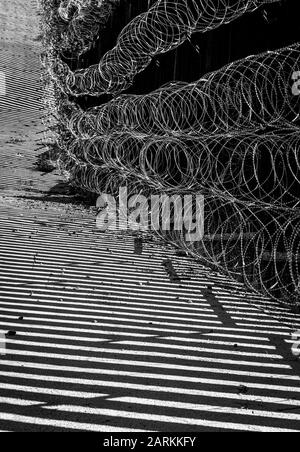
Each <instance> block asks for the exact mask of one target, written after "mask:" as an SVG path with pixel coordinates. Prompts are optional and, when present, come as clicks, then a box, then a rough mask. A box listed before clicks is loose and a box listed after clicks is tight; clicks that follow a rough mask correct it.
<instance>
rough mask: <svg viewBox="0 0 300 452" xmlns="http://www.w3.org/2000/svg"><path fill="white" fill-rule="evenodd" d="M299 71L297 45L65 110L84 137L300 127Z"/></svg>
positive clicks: (69, 123) (70, 124) (71, 126)
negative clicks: (140, 91)
mask: <svg viewBox="0 0 300 452" xmlns="http://www.w3.org/2000/svg"><path fill="white" fill-rule="evenodd" d="M299 71H300V45H299V44H297V45H293V46H290V47H286V48H283V49H280V50H277V51H273V52H266V53H263V54H261V55H258V56H251V57H248V58H246V59H243V60H240V61H237V62H234V63H231V64H229V65H227V66H225V67H224V68H222V69H220V70H218V71H216V72H213V73H210V74H207V75H205V76H204V77H202V78H201V79H200V80H198V81H196V82H193V83H189V84H188V83H182V82H180V83H170V84H168V85H167V86H164V87H162V88H160V89H158V90H157V91H155V92H152V93H150V94H148V95H143V96H130V95H122V96H119V97H117V98H115V99H113V100H112V101H111V102H108V103H106V104H104V105H102V106H100V107H94V108H92V109H90V110H87V111H83V110H80V109H79V108H77V107H75V106H74V104H71V103H70V102H69V103H68V102H66V103H64V104H63V105H61V107H62V108H61V114H62V115H64V118H65V121H66V122H67V127H68V129H69V130H70V131H71V132H72V133H73V134H74V135H75V136H81V137H93V136H99V135H102V134H108V133H113V132H126V131H127V132H130V133H136V134H146V135H149V134H154V135H168V134H178V135H180V134H202V135H211V134H219V135H222V134H225V133H241V132H242V133H245V132H246V131H258V130H264V129H266V128H268V127H269V128H272V127H273V128H277V129H278V128H287V129H295V130H298V128H299V125H300V116H299V107H300V80H299V81H298V85H297V81H295V77H296V76H295V74H297V73H298V72H299ZM299 79H300V72H299Z"/></svg>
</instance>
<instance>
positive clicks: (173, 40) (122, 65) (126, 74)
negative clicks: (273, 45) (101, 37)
mask: <svg viewBox="0 0 300 452" xmlns="http://www.w3.org/2000/svg"><path fill="white" fill-rule="evenodd" d="M277 1H279V0H260V1H258V0H217V1H216V0H205V1H204V0H159V1H157V2H156V3H155V4H154V5H153V7H151V8H150V9H149V10H148V11H147V12H146V13H143V14H141V15H139V16H137V17H136V18H135V19H133V20H132V21H131V22H130V23H129V24H128V25H127V26H126V27H125V28H124V30H123V31H122V33H121V34H120V36H119V39H118V42H117V45H116V47H115V48H113V49H112V50H110V51H109V52H107V53H106V54H105V55H104V56H103V57H102V59H101V61H100V63H99V64H97V65H93V66H90V67H89V68H88V69H82V70H77V71H75V72H72V71H71V70H70V69H69V68H68V66H67V65H66V64H64V63H63V62H62V61H59V60H58V61H57V66H58V67H56V68H55V70H54V72H53V76H54V77H57V78H58V79H59V82H60V84H61V86H62V89H64V90H65V92H66V93H68V94H72V95H73V96H83V95H93V96H99V95H100V94H108V93H120V92H122V91H124V90H126V89H127V88H129V87H130V86H131V85H132V84H133V79H134V77H135V76H136V75H137V74H138V73H140V72H141V71H143V70H144V69H145V68H146V67H147V66H148V65H149V64H150V62H151V61H152V59H153V58H154V57H155V56H157V55H160V54H163V53H166V52H169V51H170V50H172V49H175V48H176V47H178V46H179V45H181V44H182V43H183V42H184V41H186V40H187V39H189V38H190V37H191V35H192V34H193V33H195V32H202V33H204V32H207V31H209V30H212V29H214V28H217V27H219V26H221V25H223V24H227V23H230V22H231V21H233V20H235V19H237V18H238V17H240V16H242V15H243V14H244V13H245V12H247V11H249V12H250V11H254V10H255V9H257V8H258V7H260V6H261V5H262V4H265V3H274V2H277Z"/></svg>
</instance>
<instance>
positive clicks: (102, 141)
mask: <svg viewBox="0 0 300 452" xmlns="http://www.w3.org/2000/svg"><path fill="white" fill-rule="evenodd" d="M262 3H265V2H259V3H258V2H255V1H252V2H251V1H246V0H245V1H228V0H226V1H225V0H222V1H221V0H220V1H218V2H217V3H216V2H214V3H213V2H206V3H205V4H202V2H200V1H196V0H191V1H189V2H188V1H183V0H182V1H181V0H178V1H159V2H157V3H156V4H155V5H154V6H153V7H152V8H150V9H149V11H148V12H147V13H145V14H142V15H140V16H138V17H137V18H136V19H134V20H133V21H132V22H130V23H129V25H128V26H127V27H126V28H125V29H124V30H123V32H122V33H121V35H120V37H119V40H118V43H117V46H116V48H114V49H113V50H112V51H111V52H109V53H108V54H107V55H105V56H104V58H103V59H102V60H101V62H100V64H99V66H92V67H90V68H88V69H86V70H81V71H75V73H72V71H70V69H69V67H68V66H67V65H65V64H62V61H61V59H60V58H59V57H58V55H57V54H55V52H54V53H52V54H51V52H48V53H49V54H50V60H51V61H50V60H49V59H48V62H46V64H48V65H49V71H48V74H49V76H50V78H51V83H52V86H55V88H54V89H53V96H54V98H55V100H54V102H52V103H51V102H50V103H51V106H52V107H53V111H55V115H56V117H57V119H58V128H57V144H58V146H59V147H60V149H61V155H60V166H61V168H62V169H63V171H65V173H66V174H68V177H69V179H70V181H71V182H72V183H73V184H75V185H77V186H78V187H80V188H84V189H86V190H88V191H91V192H94V193H99V194H101V193H103V192H104V193H111V194H117V193H118V189H119V187H120V186H124V185H125V186H127V188H128V191H129V193H132V194H135V193H143V194H145V195H149V196H151V195H152V194H154V193H155V194H158V195H162V194H169V195H170V196H175V195H180V196H181V195H185V194H192V195H196V194H198V193H201V194H203V195H204V196H205V234H204V237H203V238H201V239H199V240H197V241H196V242H189V241H187V240H186V238H185V236H184V234H183V232H182V231H169V233H168V234H167V240H168V241H169V242H172V243H173V244H174V245H176V246H179V247H180V248H181V249H185V250H186V251H188V252H189V253H190V254H192V255H193V256H195V257H196V258H197V259H202V260H203V261H205V262H206V264H208V265H211V266H213V268H217V269H218V270H220V271H223V272H224V273H226V274H227V275H228V276H230V277H233V278H235V279H238V280H239V281H244V282H245V283H246V284H247V286H248V287H250V288H251V289H253V290H254V291H256V292H258V293H263V294H265V295H267V296H271V297H273V298H274V299H277V300H280V301H281V302H285V303H287V304H291V303H293V302H295V303H297V302H299V298H300V268H299V261H300V258H299V246H300V226H299V225H300V223H299V216H300V204H299V202H300V199H299V194H300V158H299V141H300V134H299V125H300V124H299V121H300V116H299V102H300V45H299V44H295V45H292V46H289V47H285V48H283V49H279V50H276V51H272V52H264V53H262V54H260V55H255V56H250V57H247V58H245V59H243V60H240V61H237V62H234V63H231V64H228V65H227V66H225V67H224V68H221V69H220V70H218V71H215V72H212V73H209V74H207V75H205V76H203V77H201V79H199V80H198V81H196V82H194V83H182V82H172V83H169V84H168V85H165V86H163V87H161V88H160V89H158V90H156V91H154V92H152V93H149V94H147V95H142V96H141V95H119V96H117V97H114V99H113V100H111V101H110V102H107V103H106V104H103V105H101V106H98V107H94V108H91V109H88V110H83V109H82V108H79V106H78V105H76V104H75V103H74V102H73V101H72V100H71V99H70V97H69V94H76V95H80V96H81V95H84V94H92V95H98V94H103V93H114V94H117V93H119V92H121V91H122V90H124V89H125V88H127V87H128V86H130V85H131V83H132V81H133V78H134V76H135V75H136V74H137V73H138V72H139V71H141V70H143V69H144V68H145V67H146V66H147V64H149V62H150V61H151V59H152V58H153V57H154V56H155V55H157V54H159V53H163V52H166V51H168V50H171V49H172V48H175V47H176V46H178V45H180V44H181V43H182V42H183V41H184V40H186V39H189V36H190V35H191V33H192V32H193V31H196V30H197V31H207V30H210V29H212V28H214V27H216V26H219V25H221V24H222V23H227V22H230V21H231V20H233V19H234V18H236V17H239V15H242V14H243V13H244V12H246V11H251V10H254V9H256V8H257V7H258V6H260V5H261V4H262ZM266 3H271V2H266ZM64 5H65V4H64ZM68 5H69V6H70V8H71V5H72V2H69V3H68ZM163 5H164V8H163ZM183 5H185V8H183ZM64 7H65V6H64ZM155 8H158V9H157V10H155ZM66 11H67V13H66V14H67V15H66V16H65V19H68V20H70V19H71V17H73V16H72V14H71V12H70V11H71V10H66ZM68 11H69V12H68ZM154 11H156V13H157V14H156V15H155V14H153V12H154ZM157 11H158V12H157ZM200 12H201V14H200V16H199V13H200ZM197 14H198V16H197ZM162 17H168V18H169V19H170V21H169V26H168V27H166V26H165V25H166V24H165V23H164V22H160V19H161V18H162ZM196 17H198V19H199V17H200V20H197V21H196V26H195V28H193V27H192V26H191V25H192V24H195V20H194V22H192V19H195V18H196ZM146 18H147V20H148V19H149V21H148V22H147V20H146ZM151 24H152V25H151ZM150 25H151V26H153V27H155V26H160V27H161V29H160V32H158V30H157V29H155V28H151V26H150ZM201 27H202V28H201ZM154 29H155V30H156V32H155V33H156V34H153V30H154ZM151 30H152V31H151ZM124 37H125V38H124ZM123 38H124V40H123ZM120 43H121V45H120ZM135 43H136V45H135ZM153 43H154V44H155V46H154V50H155V49H156V50H155V51H154V53H153V52H152V51H150V50H151V45H152V44H153ZM137 49H138V52H139V57H140V58H137V57H135V52H136V51H137ZM125 55H126V57H125ZM53 82H55V83H53ZM159 199H161V198H159ZM191 208H192V209H193V208H194V207H193V206H191ZM156 232H157V234H160V235H161V236H162V237H163V238H166V234H165V233H164V232H163V231H161V230H157V231H156Z"/></svg>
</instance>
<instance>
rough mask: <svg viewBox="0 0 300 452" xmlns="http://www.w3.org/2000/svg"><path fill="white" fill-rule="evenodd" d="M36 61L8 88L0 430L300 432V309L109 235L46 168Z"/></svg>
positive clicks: (0, 275) (2, 100)
mask: <svg viewBox="0 0 300 452" xmlns="http://www.w3.org/2000/svg"><path fill="white" fill-rule="evenodd" d="M13 3H14V2H13ZM15 3H16V4H17V3H18V2H15ZM24 30H25V28H24ZM25 31H26V30H25ZM24 33H25V32H24ZM25 35H26V33H25ZM0 45H1V43H0ZM18 45H19V49H20V55H21V56H20V58H21V59H22V58H23V56H22V55H23V53H24V52H27V51H28V52H29V50H28V47H27V45H28V44H27V43H24V44H23V45H20V43H19V44H18ZM3 46H4V44H3ZM5 46H6V51H5V53H3V52H2V53H1V51H0V65H1V67H2V70H5V68H4V69H3V66H5V64H6V67H7V68H8V67H9V68H10V69H12V72H14V71H13V69H14V68H15V66H16V62H15V60H14V59H9V58H8V55H11V54H12V53H13V50H12V48H11V45H10V44H8V43H6V44H5ZM22 49H23V50H22ZM29 54H30V55H32V59H33V60H32V61H33V65H31V66H30V67H31V68H34V67H36V68H38V63H37V60H36V57H35V56H34V53H32V52H29ZM23 59H24V58H23ZM34 61H35V62H34ZM34 64H36V66H34ZM9 65H10V66H9ZM18 67H20V65H19V64H18ZM27 72H28V71H25V72H24V71H23V72H22V73H23V75H20V76H19V77H18V83H16V82H9V83H12V85H11V86H13V84H15V85H16V87H18V89H19V92H17V91H16V90H13V89H12V90H10V91H9V92H8V93H7V95H6V96H2V97H0V107H1V109H0V111H1V115H0V121H1V125H2V127H1V133H0V249H1V250H0V255H1V259H0V331H1V338H2V341H1V343H2V350H1V356H0V430H2V431H34V432H36V431H53V432H55V431H96V432H101V431H104V432H113V431H161V432H167V431H172V432H189V431H198V432H201V431H300V385H299V382H300V362H299V360H297V359H296V358H295V357H294V356H293V355H292V353H291V347H292V342H293V341H292V337H291V335H292V333H293V332H295V331H297V330H300V316H296V315H295V314H291V313H290V312H288V311H287V310H285V309H284V308H282V307H280V306H278V305H276V304H274V302H271V301H269V300H266V299H263V298H260V297H258V296H254V295H253V294H251V293H249V292H247V291H246V290H245V289H243V287H242V286H241V285H238V284H236V283H232V282H231V281H228V279H227V278H225V277H224V276H221V275H219V274H217V273H214V272H212V271H210V270H209V269H207V268H205V267H203V265H201V264H200V263H197V262H195V261H194V260H192V259H189V258H187V257H183V256H182V255H180V253H178V252H177V251H176V250H175V249H173V248H172V247H168V246H162V245H161V244H160V243H159V242H158V241H157V240H155V239H153V240H144V241H143V240H142V241H140V240H137V238H136V237H135V236H133V235H130V234H128V235H122V234H120V233H117V234H112V233H100V232H99V230H97V229H96V225H95V212H94V211H93V209H89V208H87V207H85V206H83V205H81V204H80V203H79V202H78V199H77V198H76V196H74V195H72V194H70V193H69V192H68V189H64V185H63V184H62V179H61V176H60V175H59V174H58V173H57V172H54V173H51V174H44V173H41V172H39V171H37V170H36V169H35V167H34V161H35V159H36V156H37V155H38V153H39V152H40V151H39V150H38V147H39V141H38V140H39V139H40V137H41V136H42V133H41V132H42V127H41V124H40V110H39V108H38V107H39V99H38V96H37V98H36V101H35V103H34V102H33V104H32V102H31V100H32V99H33V97H32V92H33V91H34V90H35V89H36V87H37V89H38V82H37V78H36V77H37V74H38V69H36V70H31V72H32V78H31V79H30V80H32V81H33V82H32V88H31V89H29V88H28V90H26V89H25V87H26V86H29V84H26V80H27V75H28V74H27ZM22 83H23V85H22ZM9 86H10V85H9ZM22 86H23V88H22ZM16 89H17V88H16ZM34 92H35V91H34ZM18 99H19V101H18ZM32 105H33V106H32ZM34 105H35V106H34ZM9 112H10V113H9ZM166 262H168V265H166ZM168 268H172V272H173V273H172V274H170V272H168V271H167V269H168ZM174 275H176V277H175V278H174Z"/></svg>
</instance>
